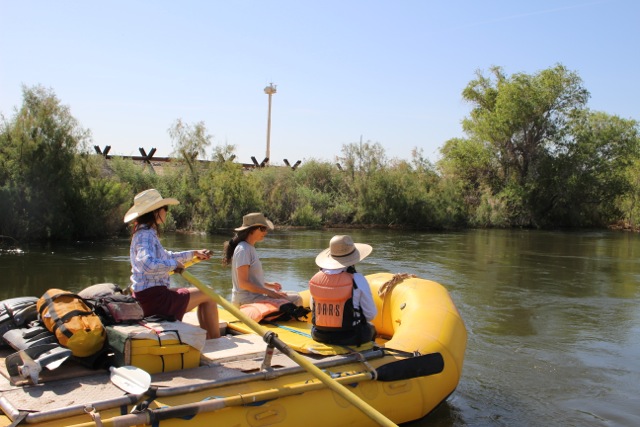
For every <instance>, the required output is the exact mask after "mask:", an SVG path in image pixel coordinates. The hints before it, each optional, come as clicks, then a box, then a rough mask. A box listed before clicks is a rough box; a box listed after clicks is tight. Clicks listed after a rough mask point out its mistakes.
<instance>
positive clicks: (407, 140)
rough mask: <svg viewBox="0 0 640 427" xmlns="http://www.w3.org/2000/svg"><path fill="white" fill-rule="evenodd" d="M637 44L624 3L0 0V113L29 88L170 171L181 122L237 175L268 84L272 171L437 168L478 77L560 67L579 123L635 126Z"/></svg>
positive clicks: (106, 141)
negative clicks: (356, 152)
mask: <svg viewBox="0 0 640 427" xmlns="http://www.w3.org/2000/svg"><path fill="white" fill-rule="evenodd" d="M639 41H640V1H637V0H600V1H584V0H554V1H551V0H536V1H531V0H518V1H514V0H500V1H493V0H484V1H476V0H459V1H455V0H452V1H433V0H404V1H402V0H396V1H390V0H389V1H382V0H354V1H350V0H340V1H337V0H325V1H315V2H313V1H300V0H287V1H279V0H271V1H258V0H245V1H228V0H226V1H217V0H211V1H195V0H184V1H130V0H127V1H122V0H113V1H102V2H89V1H75V0H74V1H71V0H59V1H50V0H46V1H44V0H42V1H32V0H21V1H16V0H11V1H9V0H0V114H2V115H3V116H4V117H5V119H10V118H11V117H13V116H14V115H15V111H16V109H17V108H19V107H20V106H21V105H22V87H23V86H26V87H33V86H36V85H40V86H43V87H45V88H48V89H50V90H51V91H52V92H53V93H54V94H55V95H56V96H57V98H58V99H59V100H60V102H61V104H63V105H65V106H68V107H69V109H70V111H71V114H72V115H73V116H74V117H75V118H76V119H77V120H78V121H79V123H80V125H81V126H82V127H83V128H84V129H88V130H90V131H91V134H92V145H98V146H99V147H101V149H103V148H104V147H105V146H107V145H110V146H111V151H110V154H116V155H117V154H119V155H139V148H140V147H141V148H143V149H144V150H145V151H146V152H149V151H151V148H156V149H157V151H156V154H155V155H156V156H157V157H167V156H170V154H171V152H172V150H173V148H172V140H171V137H170V136H169V133H168V129H169V128H170V127H171V126H172V125H173V124H174V123H175V122H176V121H177V120H178V119H180V120H182V121H183V122H184V123H187V124H191V125H195V124H197V123H203V124H204V125H205V127H206V129H207V132H208V134H210V135H211V136H212V138H211V141H212V147H213V146H224V145H225V144H226V145H233V146H235V154H236V156H237V157H236V161H239V162H243V163H251V162H252V161H251V157H252V156H254V157H256V158H257V159H258V161H261V160H262V159H263V158H264V157H265V156H266V147H267V121H268V120H267V119H268V112H269V102H268V101H269V99H268V98H269V96H268V95H267V94H265V92H264V88H265V87H266V86H268V85H269V84H271V83H273V84H274V85H275V86H276V88H277V92H276V93H275V94H274V95H272V99H271V101H272V106H271V132H270V158H271V164H273V165H281V164H284V159H288V161H289V162H290V163H291V164H293V163H294V162H296V161H298V160H302V161H303V162H304V161H306V160H310V159H316V160H320V161H330V162H333V161H335V160H336V158H337V156H340V155H341V154H342V149H343V147H344V146H345V145H346V144H352V143H358V142H360V141H362V142H369V143H379V144H380V145H381V146H382V147H383V148H384V150H385V154H386V156H387V158H388V159H393V158H396V159H405V160H410V159H411V156H412V151H413V150H414V149H415V148H418V149H419V150H421V152H422V155H423V157H425V158H427V159H429V160H431V161H433V162H435V161H437V160H438V159H439V158H440V152H439V150H440V148H441V147H443V145H444V143H445V142H446V141H447V140H449V139H451V138H458V137H464V136H465V134H464V132H463V130H462V127H461V121H462V120H463V119H464V118H465V117H466V116H467V115H468V114H469V111H470V108H471V106H470V105H469V104H468V103H466V102H465V101H464V100H463V98H462V95H461V94H462V91H463V89H464V88H465V86H467V84H468V83H469V82H470V81H471V80H473V79H474V78H475V76H476V72H477V71H481V72H485V73H486V72H487V71H488V70H489V68H490V67H492V66H500V67H502V68H503V70H504V72H505V73H507V74H508V75H511V74H515V73H527V74H535V73H537V72H539V71H541V70H544V69H547V68H550V67H553V66H555V65H557V64H562V65H564V66H565V67H567V68H568V69H569V70H571V71H574V72H576V73H577V74H578V75H579V76H580V77H581V78H582V80H583V85H584V87H585V88H586V89H587V90H589V92H590V94H591V97H590V99H589V103H588V107H589V108H590V109H592V110H595V111H604V112H606V113H609V114H612V115H618V116H620V117H622V118H631V119H636V120H638V119H640V112H639V106H640V101H639V100H640V84H638V83H637V80H638V77H639V76H640V55H639V54H638V52H639V51H640V46H639V45H638V44H639V43H638V42H639ZM212 147H210V148H209V150H208V156H209V157H210V156H211V155H212V153H213V148H212Z"/></svg>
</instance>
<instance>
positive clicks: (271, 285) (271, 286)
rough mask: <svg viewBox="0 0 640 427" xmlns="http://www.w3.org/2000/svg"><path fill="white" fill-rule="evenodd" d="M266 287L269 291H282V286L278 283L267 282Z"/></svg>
mask: <svg viewBox="0 0 640 427" xmlns="http://www.w3.org/2000/svg"><path fill="white" fill-rule="evenodd" d="M264 285H265V286H266V287H267V288H269V289H273V290H274V291H276V292H279V291H281V290H282V285H281V284H280V283H278V282H265V283H264Z"/></svg>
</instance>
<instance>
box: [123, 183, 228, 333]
mask: <svg viewBox="0 0 640 427" xmlns="http://www.w3.org/2000/svg"><path fill="white" fill-rule="evenodd" d="M179 203H180V202H178V200H176V199H173V198H166V199H164V198H162V196H161V195H160V193H159V192H158V190H154V189H150V190H145V191H143V192H141V193H139V194H137V195H136V196H135V198H134V200H133V206H132V207H131V209H129V211H128V212H127V213H126V215H125V216H124V222H125V223H129V222H131V221H134V223H133V236H132V237H131V248H130V251H129V256H130V259H131V289H132V290H133V296H134V297H135V298H136V299H137V300H138V302H139V303H140V305H141V306H142V310H143V312H144V315H145V317H146V316H153V315H163V316H173V317H175V318H176V319H178V320H182V317H183V316H184V314H185V313H186V312H187V311H191V310H193V309H194V308H196V307H198V323H199V324H200V327H201V328H202V329H205V330H206V331H207V339H210V338H218V337H220V327H219V323H218V306H217V304H216V303H215V302H214V301H213V300H212V299H211V298H209V297H208V296H207V295H206V294H204V293H203V292H202V291H200V290H199V289H197V288H179V289H171V288H170V284H171V283H170V281H169V273H170V272H172V271H174V270H176V269H178V270H179V269H183V268H184V263H185V262H187V261H189V260H191V259H192V258H193V257H194V256H197V257H198V258H200V259H209V258H210V257H211V255H210V252H209V251H207V250H205V249H201V250H195V251H181V252H171V251H167V250H165V249H164V248H163V247H162V245H161V244H160V240H159V239H158V227H159V226H160V224H164V222H165V220H166V218H167V212H168V210H169V206H170V205H177V204H179Z"/></svg>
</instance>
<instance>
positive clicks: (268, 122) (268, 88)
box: [264, 83, 276, 163]
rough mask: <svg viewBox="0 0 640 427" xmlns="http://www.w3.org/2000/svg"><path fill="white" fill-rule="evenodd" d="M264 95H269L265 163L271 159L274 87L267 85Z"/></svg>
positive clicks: (271, 84) (270, 84)
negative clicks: (272, 97)
mask: <svg viewBox="0 0 640 427" xmlns="http://www.w3.org/2000/svg"><path fill="white" fill-rule="evenodd" d="M264 93H266V94H267V95H269V115H268V116H267V154H266V157H267V162H266V163H269V159H270V158H271V96H272V95H273V94H274V93H276V85H274V84H273V83H269V86H267V87H265V88H264Z"/></svg>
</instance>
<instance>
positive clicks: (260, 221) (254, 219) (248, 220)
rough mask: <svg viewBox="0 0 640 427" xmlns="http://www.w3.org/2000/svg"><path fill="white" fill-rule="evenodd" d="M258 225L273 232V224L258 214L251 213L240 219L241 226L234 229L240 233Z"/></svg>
mask: <svg viewBox="0 0 640 427" xmlns="http://www.w3.org/2000/svg"><path fill="white" fill-rule="evenodd" d="M260 225H262V226H264V227H267V228H268V229H269V230H273V223H272V222H271V221H269V220H268V219H267V217H265V216H264V215H263V214H262V213H260V212H253V213H250V214H246V215H245V216H243V217H242V225H241V226H240V227H238V228H236V229H235V231H242V230H246V229H247V228H251V227H257V226H260Z"/></svg>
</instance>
